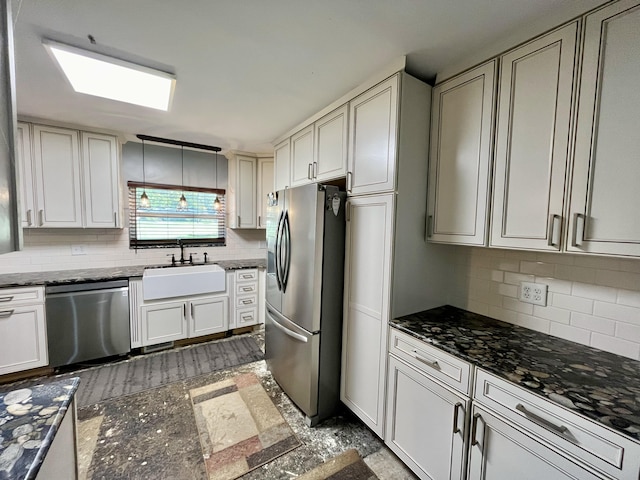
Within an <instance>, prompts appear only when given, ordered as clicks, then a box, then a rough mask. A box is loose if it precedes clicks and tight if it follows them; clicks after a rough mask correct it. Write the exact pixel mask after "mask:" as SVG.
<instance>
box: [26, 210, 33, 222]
mask: <svg viewBox="0 0 640 480" xmlns="http://www.w3.org/2000/svg"><path fill="white" fill-rule="evenodd" d="M27 225H29V226H31V225H33V223H32V222H31V209H29V210H27Z"/></svg>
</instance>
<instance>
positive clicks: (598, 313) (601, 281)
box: [449, 247, 640, 360]
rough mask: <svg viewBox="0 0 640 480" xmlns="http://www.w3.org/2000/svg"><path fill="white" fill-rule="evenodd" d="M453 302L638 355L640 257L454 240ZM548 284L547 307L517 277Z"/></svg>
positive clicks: (516, 321)
mask: <svg viewBox="0 0 640 480" xmlns="http://www.w3.org/2000/svg"><path fill="white" fill-rule="evenodd" d="M453 248H454V249H455V251H454V252H452V254H451V262H452V264H453V266H454V267H453V271H452V277H451V280H452V288H451V292H450V294H451V297H450V298H449V302H450V303H451V304H453V305H455V306H457V307H460V308H465V309H467V310H470V311H472V312H475V313H479V314H482V315H487V316H490V317H493V318H497V319H499V320H503V321H505V322H509V323H513V324H516V325H521V326H523V327H527V328H531V329H533V330H538V331H541V332H544V333H548V334H551V335H554V336H557V337H562V338H565V339H567V340H571V341H574V342H578V343H582V344H584V345H590V346H592V347H594V348H598V349H601V350H606V351H608V352H612V353H616V354H618V355H623V356H625V357H629V358H633V359H635V360H640V260H638V259H623V258H609V257H594V256H582V255H570V254H561V253H557V254H556V253H536V252H525V251H512V250H499V249H491V248H469V247H453ZM523 281H524V282H536V283H542V284H546V285H548V286H549V291H548V296H547V306H546V307H542V306H538V305H532V304H529V303H524V302H521V301H520V300H519V299H518V297H519V290H520V282H523Z"/></svg>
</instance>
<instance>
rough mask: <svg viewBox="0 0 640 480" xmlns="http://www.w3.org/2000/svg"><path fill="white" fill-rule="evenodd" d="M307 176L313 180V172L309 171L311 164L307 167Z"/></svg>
mask: <svg viewBox="0 0 640 480" xmlns="http://www.w3.org/2000/svg"><path fill="white" fill-rule="evenodd" d="M307 178H308V179H309V180H313V172H312V171H311V164H309V166H308V167H307Z"/></svg>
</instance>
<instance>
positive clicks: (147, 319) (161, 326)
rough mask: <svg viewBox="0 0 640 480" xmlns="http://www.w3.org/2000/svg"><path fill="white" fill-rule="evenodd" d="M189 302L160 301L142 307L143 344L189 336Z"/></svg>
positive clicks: (144, 345) (170, 340)
mask: <svg viewBox="0 0 640 480" xmlns="http://www.w3.org/2000/svg"><path fill="white" fill-rule="evenodd" d="M186 310H187V304H186V303H185V302H160V303H152V304H150V305H142V306H141V307H140V316H141V320H142V346H143V347H146V346H148V345H155V344H157V343H163V342H172V341H174V340H180V339H182V338H187V336H188V335H187V315H186Z"/></svg>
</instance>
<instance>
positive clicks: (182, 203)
mask: <svg viewBox="0 0 640 480" xmlns="http://www.w3.org/2000/svg"><path fill="white" fill-rule="evenodd" d="M180 152H181V158H182V182H181V186H182V188H183V189H184V147H180ZM186 209H187V199H186V198H185V196H184V191H183V192H182V195H180V200H179V201H178V210H186Z"/></svg>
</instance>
